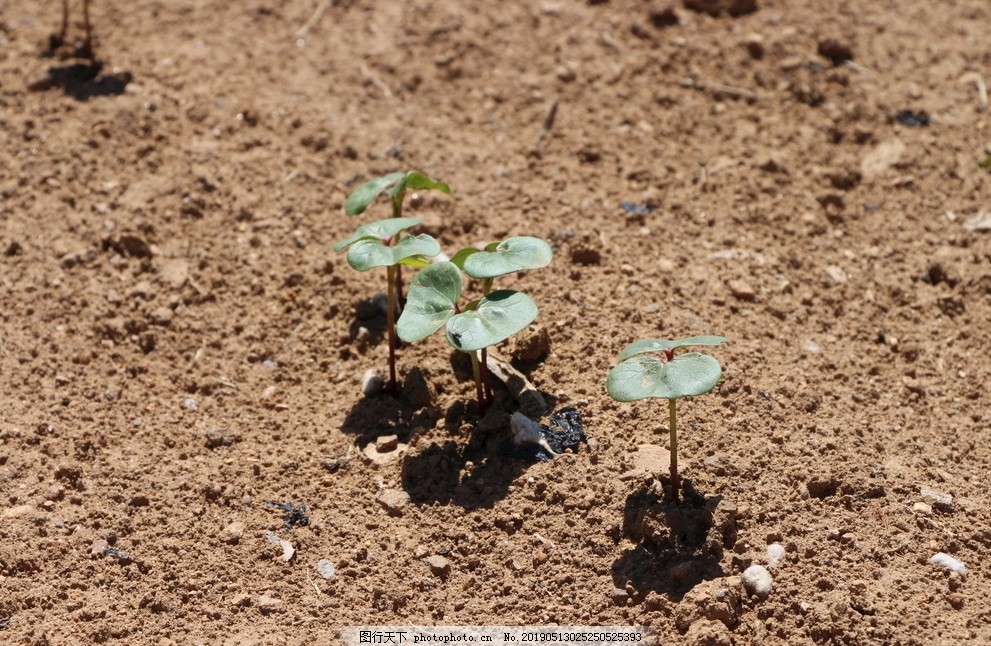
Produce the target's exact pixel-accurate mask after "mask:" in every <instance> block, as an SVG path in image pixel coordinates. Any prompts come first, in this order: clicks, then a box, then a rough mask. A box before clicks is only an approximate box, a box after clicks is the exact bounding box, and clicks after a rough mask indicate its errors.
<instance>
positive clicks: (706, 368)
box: [606, 336, 726, 504]
mask: <svg viewBox="0 0 991 646" xmlns="http://www.w3.org/2000/svg"><path fill="white" fill-rule="evenodd" d="M723 343H726V339H725V338H724V337H721V336H694V337H690V338H687V339H675V340H673V341H671V340H668V339H642V340H640V341H636V342H634V343H631V344H630V345H628V346H626V348H625V349H624V350H623V351H622V352H620V353H619V357H618V360H619V362H620V363H619V365H617V366H616V367H614V368H613V369H612V370H610V371H609V375H608V376H607V377H606V391H607V392H608V393H609V396H610V397H612V398H613V399H614V400H616V401H619V402H632V401H637V400H640V399H647V398H660V399H667V400H668V428H669V431H670V434H671V495H672V498H673V500H674V502H675V503H676V504H677V502H678V492H679V489H680V486H681V480H680V479H679V476H678V409H677V401H678V399H680V398H682V397H694V396H696V395H703V394H705V393H707V392H709V391H710V390H712V389H713V388H715V387H716V384H718V383H719V382H720V380H721V379H722V374H723V369H722V366H720V365H719V362H718V361H716V360H715V359H714V358H712V357H710V356H709V355H706V354H701V353H699V352H685V353H682V354H677V351H678V350H681V349H682V348H687V347H691V346H717V345H722V344H723ZM650 353H661V354H662V355H663V357H664V360H661V359H660V358H658V357H656V356H646V355H649V354H650Z"/></svg>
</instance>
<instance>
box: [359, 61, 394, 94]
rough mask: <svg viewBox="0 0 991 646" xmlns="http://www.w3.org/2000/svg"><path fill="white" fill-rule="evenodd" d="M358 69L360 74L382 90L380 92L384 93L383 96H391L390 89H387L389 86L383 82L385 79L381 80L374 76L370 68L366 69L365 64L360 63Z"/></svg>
mask: <svg viewBox="0 0 991 646" xmlns="http://www.w3.org/2000/svg"><path fill="white" fill-rule="evenodd" d="M358 69H359V70H360V71H361V75H362V76H364V77H365V78H366V79H368V80H369V81H371V82H372V84H373V85H375V87H377V88H378V89H379V90H381V91H382V94H383V95H385V98H387V99H389V98H392V90H390V89H389V86H388V85H386V84H385V81H383V80H382V79H380V78H379V77H378V76H376V75H375V74H374V73H373V72H372V70H370V69H368V66H367V65H365V64H364V63H362V64H361V67H359V68H358Z"/></svg>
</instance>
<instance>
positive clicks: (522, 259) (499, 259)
mask: <svg viewBox="0 0 991 646" xmlns="http://www.w3.org/2000/svg"><path fill="white" fill-rule="evenodd" d="M553 258H554V252H553V251H551V246H550V245H549V244H547V243H546V242H544V241H543V240H541V239H540V238H533V237H530V236H521V237H517V238H507V239H505V240H503V241H502V242H493V243H491V244H489V245H487V246H486V247H485V250H484V251H482V250H479V249H475V248H473V247H467V248H465V249H462V250H461V251H459V252H458V253H456V254H454V257H453V258H451V262H452V263H454V264H455V265H456V266H458V267H459V268H461V269H462V270H464V272H465V273H466V274H468V275H469V276H471V277H472V278H480V279H487V278H498V277H499V276H505V275H506V274H511V273H513V272H516V271H526V270H528V269H539V268H541V267H546V266H547V265H549V264H551V260H552V259H553Z"/></svg>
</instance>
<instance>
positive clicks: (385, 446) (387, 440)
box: [375, 435, 399, 453]
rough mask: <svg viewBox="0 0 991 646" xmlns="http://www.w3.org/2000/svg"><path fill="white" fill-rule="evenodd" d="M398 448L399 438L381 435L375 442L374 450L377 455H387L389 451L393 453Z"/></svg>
mask: <svg viewBox="0 0 991 646" xmlns="http://www.w3.org/2000/svg"><path fill="white" fill-rule="evenodd" d="M398 446H399V436H398V435H383V436H382V437H380V438H377V439H376V440H375V450H376V451H378V452H379V453H388V452H390V451H395V450H396V448H397V447H398Z"/></svg>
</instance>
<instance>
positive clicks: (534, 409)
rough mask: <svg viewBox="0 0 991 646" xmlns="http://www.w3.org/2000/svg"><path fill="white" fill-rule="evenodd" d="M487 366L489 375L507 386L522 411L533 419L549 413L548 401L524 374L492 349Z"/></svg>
mask: <svg viewBox="0 0 991 646" xmlns="http://www.w3.org/2000/svg"><path fill="white" fill-rule="evenodd" d="M486 354H487V356H486V358H485V365H486V366H487V367H488V369H489V373H490V374H491V375H492V376H493V377H495V378H496V379H498V380H499V381H501V382H502V383H504V384H506V390H508V391H509V394H511V395H512V396H513V398H514V399H515V400H516V401H517V402H518V403H519V405H520V409H521V410H522V411H523V412H524V413H525V414H526V415H529V416H531V417H539V416H541V415H543V414H544V413H546V412H547V410H548V408H549V407H548V406H547V400H546V399H544V396H543V395H541V394H540V391H539V390H537V388H536V386H534V385H533V384H532V383H530V380H529V379H527V378H526V375H524V374H523V373H522V372H520V371H519V370H517V369H516V368H514V367H513V365H512V364H511V363H509V362H508V361H506V360H505V359H503V358H501V357H499V356H497V355H496V354H495V353H494V352H493V351H492V350H491V349H489V351H488V352H487V353H486Z"/></svg>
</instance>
